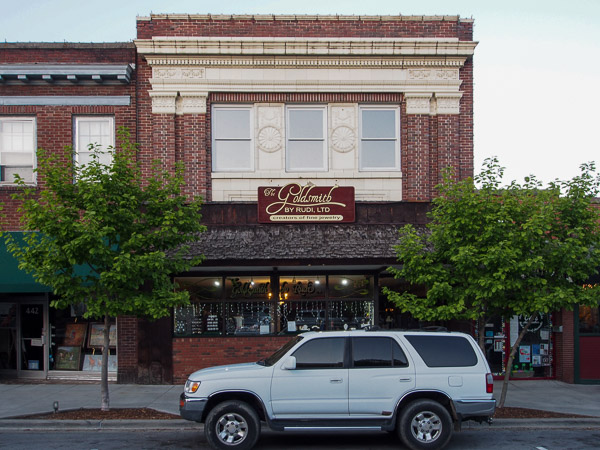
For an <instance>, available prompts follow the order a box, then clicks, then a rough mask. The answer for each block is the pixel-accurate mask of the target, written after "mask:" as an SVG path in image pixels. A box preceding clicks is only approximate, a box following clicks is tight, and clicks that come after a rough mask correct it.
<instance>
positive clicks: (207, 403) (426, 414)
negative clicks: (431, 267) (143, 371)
mask: <svg viewBox="0 0 600 450" xmlns="http://www.w3.org/2000/svg"><path fill="white" fill-rule="evenodd" d="M492 393H493V379H492V375H491V373H490V368H489V366H488V364H487V361H486V360H485V358H484V355H483V353H482V352H481V350H480V349H479V347H478V346H477V344H476V343H475V341H474V340H473V338H472V337H470V336H469V335H466V334H462V333H450V332H435V333H433V332H418V331H365V330H360V331H340V332H309V333H305V334H301V335H298V336H297V337H295V338H294V339H292V340H290V342H288V343H287V344H286V345H284V346H283V347H282V348H280V349H279V350H278V351H276V352H275V353H274V354H273V355H271V356H270V357H268V358H267V359H264V360H261V361H258V362H256V363H246V364H235V365H229V366H219V367H211V368H207V369H203V370H199V371H197V372H194V373H193V374H192V375H190V377H189V379H188V380H187V382H186V384H185V388H184V392H183V393H182V394H181V400H180V413H181V416H182V417H183V418H184V419H188V420H193V421H197V422H203V423H204V424H205V427H204V430H205V434H206V439H207V441H208V442H209V444H210V445H211V446H212V447H213V448H216V449H229V450H241V449H250V448H252V447H253V446H254V444H255V443H256V441H257V440H258V438H259V435H260V427H261V422H266V424H267V425H268V426H269V428H271V429H273V430H277V431H290V430H294V431H298V430H335V431H341V432H343V431H344V430H385V431H389V432H396V433H397V434H398V436H399V437H400V439H401V440H402V442H403V443H404V444H405V445H406V446H407V447H409V448H411V449H440V448H443V447H444V446H445V445H446V444H447V443H448V442H449V440H450V438H451V436H452V432H453V430H460V425H461V422H463V421H465V420H477V421H480V422H482V421H486V420H489V418H490V417H491V416H492V415H493V414H494V410H495V406H496V402H495V400H494V399H493V398H492Z"/></svg>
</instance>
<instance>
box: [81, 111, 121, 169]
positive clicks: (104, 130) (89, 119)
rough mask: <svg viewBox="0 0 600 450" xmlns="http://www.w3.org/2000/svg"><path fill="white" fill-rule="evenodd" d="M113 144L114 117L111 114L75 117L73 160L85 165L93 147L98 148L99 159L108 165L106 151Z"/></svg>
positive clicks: (109, 158)
mask: <svg viewBox="0 0 600 450" xmlns="http://www.w3.org/2000/svg"><path fill="white" fill-rule="evenodd" d="M114 146H115V119H114V117H112V116H85V117H75V162H76V163H77V164H79V165H85V164H87V163H89V162H90V160H91V158H92V154H93V153H94V148H98V150H100V153H99V161H100V163H102V164H105V165H110V164H111V163H112V157H111V155H110V153H108V152H107V151H108V149H109V148H110V147H114Z"/></svg>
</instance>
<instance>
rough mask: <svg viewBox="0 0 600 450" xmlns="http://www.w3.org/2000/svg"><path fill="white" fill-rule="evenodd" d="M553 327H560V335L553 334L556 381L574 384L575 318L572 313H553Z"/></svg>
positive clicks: (563, 311)
mask: <svg viewBox="0 0 600 450" xmlns="http://www.w3.org/2000/svg"><path fill="white" fill-rule="evenodd" d="M553 323H554V326H561V325H562V333H554V361H555V364H556V379H557V380H560V381H564V382H565V383H574V382H575V316H574V314H573V311H566V310H562V311H561V312H559V313H554V320H553Z"/></svg>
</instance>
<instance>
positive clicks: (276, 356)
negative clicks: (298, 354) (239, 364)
mask: <svg viewBox="0 0 600 450" xmlns="http://www.w3.org/2000/svg"><path fill="white" fill-rule="evenodd" d="M302 339H303V336H296V337H295V338H294V339H291V340H290V341H289V342H288V343H287V344H285V345H284V346H283V347H281V348H280V349H279V350H277V351H276V352H275V353H273V354H272V355H271V356H269V357H268V358H267V359H262V360H260V361H258V364H261V365H264V366H272V365H273V364H275V363H276V362H277V361H279V360H280V359H281V357H282V356H283V355H285V354H286V353H287V352H288V350H289V349H290V348H292V347H293V346H294V345H296V344H297V343H298V342H300V341H301V340H302Z"/></svg>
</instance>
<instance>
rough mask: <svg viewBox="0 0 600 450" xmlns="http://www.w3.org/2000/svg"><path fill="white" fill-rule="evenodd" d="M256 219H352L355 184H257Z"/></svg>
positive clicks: (325, 220) (295, 220)
mask: <svg viewBox="0 0 600 450" xmlns="http://www.w3.org/2000/svg"><path fill="white" fill-rule="evenodd" d="M258 221H259V222H260V223H277V222H279V223H281V222H292V223H294V222H354V187H352V186H346V187H340V186H315V185H312V184H307V185H305V186H302V185H300V184H298V183H290V184H287V185H285V186H283V187H280V186H276V187H272V186H267V187H265V186H261V187H259V188H258Z"/></svg>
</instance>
